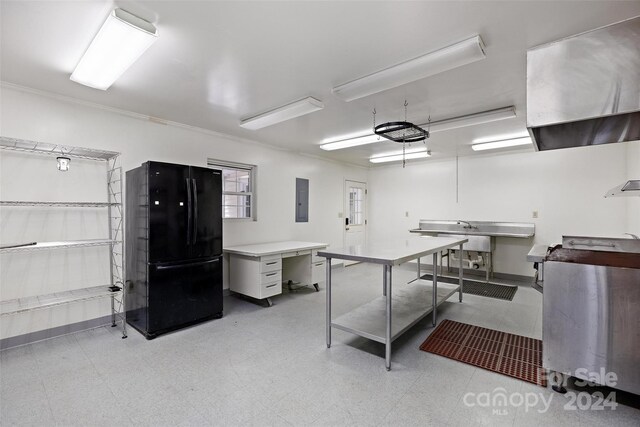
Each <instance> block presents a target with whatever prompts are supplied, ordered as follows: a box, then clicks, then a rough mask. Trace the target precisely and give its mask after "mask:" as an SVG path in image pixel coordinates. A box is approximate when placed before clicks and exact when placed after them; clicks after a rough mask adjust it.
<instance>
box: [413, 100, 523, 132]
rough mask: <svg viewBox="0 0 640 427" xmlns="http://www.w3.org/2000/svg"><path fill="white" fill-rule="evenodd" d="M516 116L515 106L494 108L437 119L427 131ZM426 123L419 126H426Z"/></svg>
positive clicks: (437, 130)
mask: <svg viewBox="0 0 640 427" xmlns="http://www.w3.org/2000/svg"><path fill="white" fill-rule="evenodd" d="M515 117H516V107H514V106H510V107H503V108H496V109H495V110H487V111H481V112H479V113H473V114H467V115H464V116H459V117H452V118H450V119H444V120H437V121H435V122H431V125H430V126H431V127H430V129H429V131H430V132H431V133H433V132H443V131H446V130H451V129H460V128H464V127H467V126H475V125H482V124H485V123H492V122H497V121H500V120H506V119H513V118H515ZM426 125H427V123H425V124H422V125H420V126H426Z"/></svg>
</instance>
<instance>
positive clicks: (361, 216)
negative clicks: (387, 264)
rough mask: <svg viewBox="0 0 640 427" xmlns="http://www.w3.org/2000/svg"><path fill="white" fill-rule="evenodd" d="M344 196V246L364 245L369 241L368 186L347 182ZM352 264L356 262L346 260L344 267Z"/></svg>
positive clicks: (362, 183)
mask: <svg viewBox="0 0 640 427" xmlns="http://www.w3.org/2000/svg"><path fill="white" fill-rule="evenodd" d="M344 195H345V201H344V202H345V204H344V206H345V215H344V217H345V218H344V245H345V246H354V245H364V244H365V242H366V240H367V218H366V212H367V184H366V183H364V182H357V181H345V182H344ZM350 264H355V262H353V261H346V260H345V262H344V265H350Z"/></svg>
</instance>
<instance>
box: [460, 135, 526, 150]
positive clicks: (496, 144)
mask: <svg viewBox="0 0 640 427" xmlns="http://www.w3.org/2000/svg"><path fill="white" fill-rule="evenodd" d="M531 143H532V141H531V137H529V136H525V137H522V138H514V139H503V140H501V141H492V142H483V143H481V144H473V145H472V146H471V148H472V149H473V151H482V150H494V149H496V148H506V147H517V146H519V145H530V144H531Z"/></svg>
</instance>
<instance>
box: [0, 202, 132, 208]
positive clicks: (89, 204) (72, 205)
mask: <svg viewBox="0 0 640 427" xmlns="http://www.w3.org/2000/svg"><path fill="white" fill-rule="evenodd" d="M119 204H120V203H110V202H34V201H27V200H25V201H22V200H20V201H18V200H4V201H0V206H46V207H55V208H107V207H109V206H117V205H119Z"/></svg>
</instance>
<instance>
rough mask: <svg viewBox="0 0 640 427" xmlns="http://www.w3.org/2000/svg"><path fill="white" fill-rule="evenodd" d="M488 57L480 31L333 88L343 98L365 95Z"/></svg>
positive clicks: (346, 99)
mask: <svg viewBox="0 0 640 427" xmlns="http://www.w3.org/2000/svg"><path fill="white" fill-rule="evenodd" d="M485 57H486V55H485V53H484V43H483V42H482V39H481V38H480V36H479V35H476V36H474V37H471V38H469V39H466V40H463V41H461V42H459V43H455V44H452V45H450V46H447V47H444V48H442V49H438V50H435V51H433V52H430V53H427V54H426V55H422V56H419V57H417V58H414V59H410V60H408V61H405V62H401V63H400V64H396V65H394V66H391V67H389V68H385V69H384V70H381V71H378V72H376V73H373V74H369V75H368V76H365V77H362V78H359V79H356V80H353V81H350V82H348V83H345V84H342V85H340V86H336V87H334V88H333V90H332V92H333V94H334V95H336V96H337V97H339V98H342V99H343V100H344V101H353V100H354V99H359V98H364V97H365V96H368V95H372V94H374V93H378V92H382V91H384V90H387V89H392V88H394V87H398V86H402V85H404V84H407V83H411V82H414V81H416V80H420V79H424V78H426V77H429V76H433V75H435V74H438V73H442V72H443V71H448V70H452V69H454V68H457V67H460V66H463V65H467V64H470V63H472V62H476V61H479V60H481V59H484V58H485Z"/></svg>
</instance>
